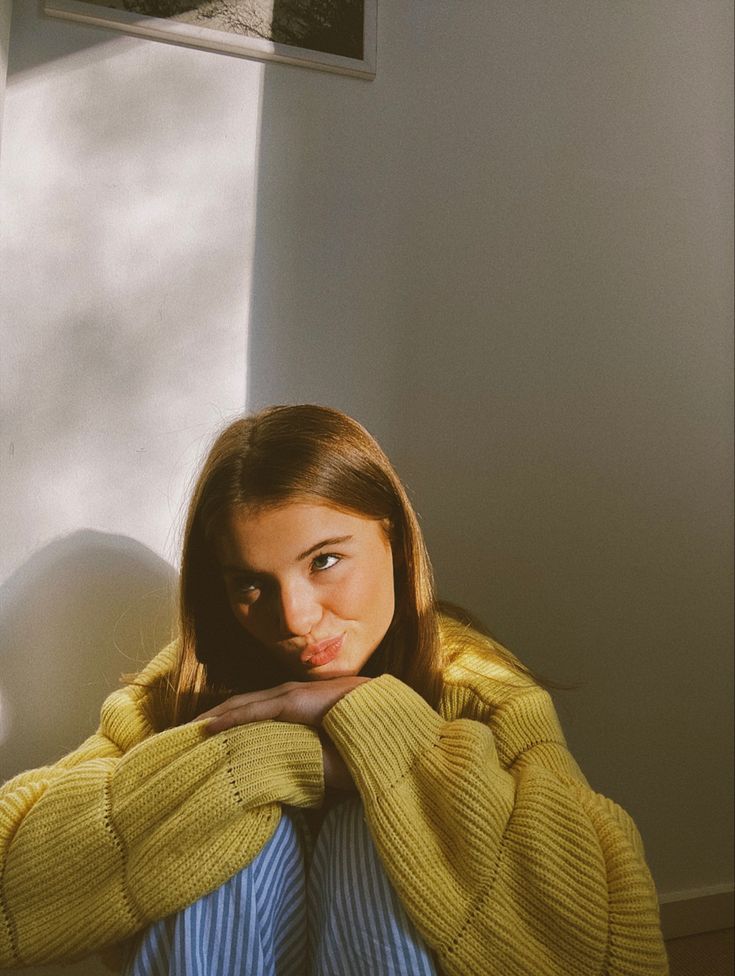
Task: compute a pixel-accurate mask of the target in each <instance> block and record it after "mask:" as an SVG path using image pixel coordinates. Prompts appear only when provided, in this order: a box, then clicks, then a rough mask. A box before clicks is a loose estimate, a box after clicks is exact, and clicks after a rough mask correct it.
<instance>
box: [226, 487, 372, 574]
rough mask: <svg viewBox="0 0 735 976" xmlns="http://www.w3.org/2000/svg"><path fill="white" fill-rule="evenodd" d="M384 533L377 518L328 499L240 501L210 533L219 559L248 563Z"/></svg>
mask: <svg viewBox="0 0 735 976" xmlns="http://www.w3.org/2000/svg"><path fill="white" fill-rule="evenodd" d="M378 536H381V537H382V536H384V531H383V526H382V525H381V521H380V520H378V519H374V518H369V517H367V516H364V515H360V514H358V513H355V512H348V511H345V510H344V509H341V508H338V507H336V506H334V505H330V504H328V503H321V502H318V501H314V500H297V501H290V502H287V503H279V504H275V505H258V506H249V505H240V506H237V508H234V509H232V510H231V511H230V512H229V513H228V516H227V517H226V518H225V519H224V520H223V522H222V524H221V527H220V531H219V532H217V533H215V546H216V548H217V550H218V552H219V554H220V559H224V560H231V559H234V558H235V557H237V558H239V560H240V561H245V562H247V563H248V564H249V565H255V564H256V563H260V562H264V561H271V560H275V561H278V562H280V561H298V560H299V559H300V558H305V556H306V555H308V553H309V550H311V549H312V548H314V547H316V548H319V547H320V546H321V545H322V544H337V542H339V543H340V544H348V543H352V542H365V541H370V540H372V539H375V538H376V537H378Z"/></svg>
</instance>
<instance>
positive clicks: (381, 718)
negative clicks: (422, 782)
mask: <svg viewBox="0 0 735 976" xmlns="http://www.w3.org/2000/svg"><path fill="white" fill-rule="evenodd" d="M322 724H323V727H324V729H325V731H326V732H327V734H328V735H329V737H330V739H331V740H332V742H334V744H335V746H336V747H337V749H338V751H339V753H340V755H341V756H342V758H343V759H344V761H345V762H346V763H347V765H348V767H349V769H350V772H351V773H352V776H353V778H354V780H355V782H356V784H357V785H358V787H359V789H360V792H361V793H362V794H363V795H364V796H373V797H375V796H378V795H380V794H384V793H386V792H388V791H389V790H390V789H391V788H392V787H393V786H394V785H395V784H396V783H398V782H399V781H400V780H402V779H403V778H404V777H405V776H406V774H407V773H408V772H409V771H410V769H411V767H412V766H413V765H414V764H415V763H416V761H417V760H418V759H420V758H421V757H422V756H424V755H425V754H426V753H428V752H429V751H431V750H432V749H434V748H435V747H436V746H437V745H438V744H439V741H440V730H441V728H442V726H443V725H444V721H443V719H441V718H440V717H439V715H437V713H436V712H435V711H434V710H433V708H431V706H430V705H429V704H427V702H425V701H424V699H423V698H422V697H421V696H420V695H419V694H417V692H415V691H414V690H413V689H412V688H409V687H408V685H405V684H404V683H403V682H402V681H399V680H398V678H395V677H393V675H390V674H382V675H380V677H378V678H373V679H372V680H371V681H366V682H365V683H364V684H361V685H359V686H358V687H357V688H355V689H354V691H351V692H350V693H349V694H348V695H345V697H344V698H342V699H340V701H338V702H337V704H336V705H333V706H332V708H331V709H330V710H329V711H328V712H327V714H326V715H325V717H324V721H323V723H322Z"/></svg>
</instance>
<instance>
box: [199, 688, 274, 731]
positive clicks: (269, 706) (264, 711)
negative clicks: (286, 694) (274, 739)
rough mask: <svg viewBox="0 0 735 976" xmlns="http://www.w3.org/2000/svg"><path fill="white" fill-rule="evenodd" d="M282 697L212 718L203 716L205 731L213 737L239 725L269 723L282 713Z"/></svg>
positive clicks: (233, 709)
mask: <svg viewBox="0 0 735 976" xmlns="http://www.w3.org/2000/svg"><path fill="white" fill-rule="evenodd" d="M281 699H282V696H281V695H279V696H278V697H276V698H268V699H265V700H262V701H256V702H247V703H246V704H244V705H239V706H236V707H233V708H230V709H228V710H227V711H226V712H222V713H221V714H219V715H213V716H211V717H205V716H202V718H203V720H204V722H205V726H204V728H205V731H206V732H207V733H209V734H211V735H214V734H216V733H217V732H225V731H226V730H227V729H233V728H235V727H236V726H238V725H249V724H250V723H252V722H267V721H272V720H275V719H277V718H278V717H279V716H280V714H281V711H282V708H283V702H282V700H281Z"/></svg>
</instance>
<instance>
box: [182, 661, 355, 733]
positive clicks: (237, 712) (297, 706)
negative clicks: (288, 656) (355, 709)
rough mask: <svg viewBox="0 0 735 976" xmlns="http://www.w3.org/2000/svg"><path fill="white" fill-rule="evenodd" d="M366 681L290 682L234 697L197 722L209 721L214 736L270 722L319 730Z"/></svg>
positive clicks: (207, 726) (351, 676)
mask: <svg viewBox="0 0 735 976" xmlns="http://www.w3.org/2000/svg"><path fill="white" fill-rule="evenodd" d="M365 681H370V678H361V677H359V676H357V675H346V676H345V677H343V678H327V679H325V680H324V681H287V682H286V684H283V685H277V686H276V687H275V688H266V689H265V690H264V691H251V692H248V693H247V694H245V695H234V696H233V697H232V698H228V699H227V701H224V702H222V704H221V705H217V706H215V707H214V708H210V710H209V711H208V712H203V713H202V714H201V715H199V716H198V717H197V718H196V719H195V721H197V722H201V721H206V723H207V724H206V731H207V732H209V733H211V734H212V735H214V734H215V733H216V732H224V731H225V730H226V729H231V728H234V726H236V725H247V724H248V723H249V722H264V721H267V720H268V719H273V720H275V721H277V722H293V723H294V724H295V725H311V726H313V727H314V728H315V729H318V728H319V727H320V726H321V724H322V719H323V718H324V716H325V715H326V714H327V712H328V711H329V709H330V708H331V707H332V705H336V704H337V702H338V701H339V700H340V699H341V698H344V696H345V695H348V694H349V693H350V692H351V691H353V690H354V689H355V688H357V686H358V685H361V684H363V683H364V682H365Z"/></svg>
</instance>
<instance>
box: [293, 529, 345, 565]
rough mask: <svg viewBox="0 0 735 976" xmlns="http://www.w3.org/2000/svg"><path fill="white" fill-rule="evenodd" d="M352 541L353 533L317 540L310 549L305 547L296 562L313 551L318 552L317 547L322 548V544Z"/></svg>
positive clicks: (335, 544)
mask: <svg viewBox="0 0 735 976" xmlns="http://www.w3.org/2000/svg"><path fill="white" fill-rule="evenodd" d="M351 541H352V536H351V535H340V536H336V537H335V538H333V539H322V541H321V542H317V544H316V545H315V546H311V547H310V548H309V549H305V550H304V552H300V553H299V554H298V556H297V557H296V562H300V561H301V560H302V559H306V557H307V556H310V555H311V554H312V552H316V551H317V549H321V548H322V546H337V545H339V544H340V543H341V542H351Z"/></svg>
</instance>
